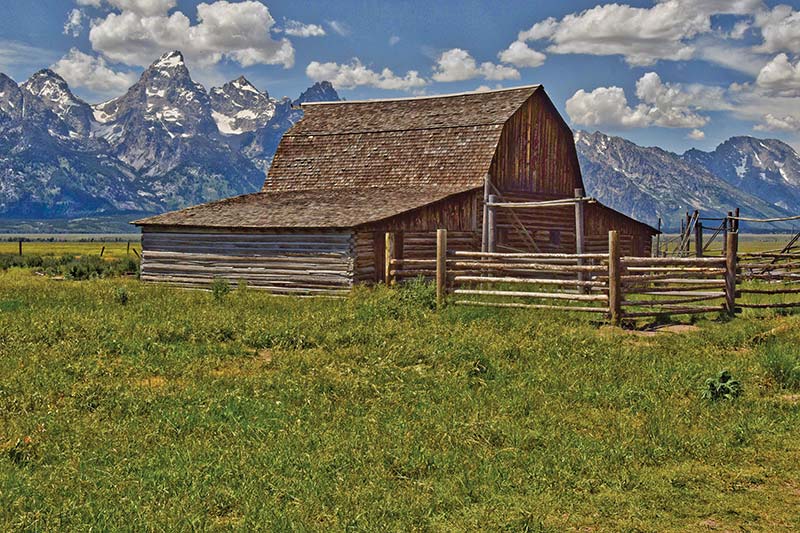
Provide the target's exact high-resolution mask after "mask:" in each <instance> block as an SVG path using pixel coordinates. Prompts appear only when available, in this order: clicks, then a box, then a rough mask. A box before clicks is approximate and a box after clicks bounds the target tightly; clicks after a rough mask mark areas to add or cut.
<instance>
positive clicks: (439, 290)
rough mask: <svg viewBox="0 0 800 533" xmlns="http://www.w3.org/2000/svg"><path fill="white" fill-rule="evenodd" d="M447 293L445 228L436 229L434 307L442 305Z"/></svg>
mask: <svg viewBox="0 0 800 533" xmlns="http://www.w3.org/2000/svg"><path fill="white" fill-rule="evenodd" d="M446 293H447V230H446V229H437V230H436V307H437V308H441V307H442V305H444V297H445V294H446Z"/></svg>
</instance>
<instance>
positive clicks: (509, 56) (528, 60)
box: [497, 41, 547, 68]
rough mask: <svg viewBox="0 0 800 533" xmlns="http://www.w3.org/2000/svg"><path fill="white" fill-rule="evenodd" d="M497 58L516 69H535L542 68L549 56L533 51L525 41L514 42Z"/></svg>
mask: <svg viewBox="0 0 800 533" xmlns="http://www.w3.org/2000/svg"><path fill="white" fill-rule="evenodd" d="M497 57H498V58H499V59H500V61H502V62H503V63H509V64H511V65H514V66H515V67H520V68H522V67H529V68H534V67H538V66H541V65H542V64H543V63H544V61H545V59H547V56H546V55H544V54H543V53H541V52H539V51H537V50H534V49H532V48H531V47H530V46H528V45H527V44H526V43H525V42H523V41H514V42H513V43H511V44H510V45H509V46H508V48H506V49H505V50H503V51H502V52H500V53H499V54H497Z"/></svg>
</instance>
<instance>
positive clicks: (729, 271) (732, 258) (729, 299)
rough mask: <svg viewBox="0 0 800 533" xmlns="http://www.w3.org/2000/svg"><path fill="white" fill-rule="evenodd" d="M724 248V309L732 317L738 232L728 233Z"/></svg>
mask: <svg viewBox="0 0 800 533" xmlns="http://www.w3.org/2000/svg"><path fill="white" fill-rule="evenodd" d="M726 241H727V244H726V247H725V309H726V310H727V312H728V314H729V315H731V316H733V315H734V313H736V268H737V265H736V255H737V253H738V251H739V232H738V231H729V232H728V235H727V236H726Z"/></svg>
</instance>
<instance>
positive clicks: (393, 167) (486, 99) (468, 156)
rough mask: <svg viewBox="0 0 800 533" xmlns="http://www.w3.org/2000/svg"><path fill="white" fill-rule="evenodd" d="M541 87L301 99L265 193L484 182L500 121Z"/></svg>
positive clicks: (467, 186)
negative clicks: (300, 116)
mask: <svg viewBox="0 0 800 533" xmlns="http://www.w3.org/2000/svg"><path fill="white" fill-rule="evenodd" d="M537 89H539V86H538V85H537V86H528V87H518V88H514V89H506V90H500V91H487V92H477V93H465V94H458V95H448V96H435V97H427V98H408V99H398V100H372V101H364V102H329V103H315V104H304V105H303V110H304V112H305V116H304V118H303V119H302V120H301V121H300V122H298V123H297V124H295V125H294V126H293V127H292V128H291V129H290V130H289V131H288V132H287V133H286V134H285V135H284V137H283V139H282V140H281V143H280V146H279V147H278V151H277V153H276V154H275V158H274V159H273V161H272V166H271V167H270V170H269V175H268V177H267V179H266V181H265V183H264V188H263V191H276V192H277V191H299V190H312V189H314V190H319V189H337V188H359V189H363V188H372V187H403V186H405V187H427V186H433V185H435V186H440V187H445V188H448V189H452V188H460V189H461V190H468V189H471V188H475V187H480V186H481V185H482V183H483V177H484V175H485V174H486V172H487V171H488V170H489V167H490V166H491V162H492V157H493V156H494V153H495V150H496V148H497V144H498V142H499V140H500V134H501V132H502V129H503V124H505V122H506V121H507V120H508V119H509V118H510V117H511V115H512V114H513V113H514V112H515V111H516V110H517V109H519V107H520V106H522V104H524V103H525V101H526V100H527V99H528V98H530V97H531V95H533V93H534V92H535V91H536V90H537Z"/></svg>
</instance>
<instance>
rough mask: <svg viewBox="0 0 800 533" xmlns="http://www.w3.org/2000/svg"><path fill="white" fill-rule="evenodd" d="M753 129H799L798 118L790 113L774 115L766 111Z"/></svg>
mask: <svg viewBox="0 0 800 533" xmlns="http://www.w3.org/2000/svg"><path fill="white" fill-rule="evenodd" d="M753 129H754V130H756V131H800V118H798V117H797V116H792V115H786V116H783V117H776V116H775V115H773V114H771V113H767V114H766V115H764V118H763V119H762V122H761V123H760V124H757V125H756V126H755V127H754V128H753Z"/></svg>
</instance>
